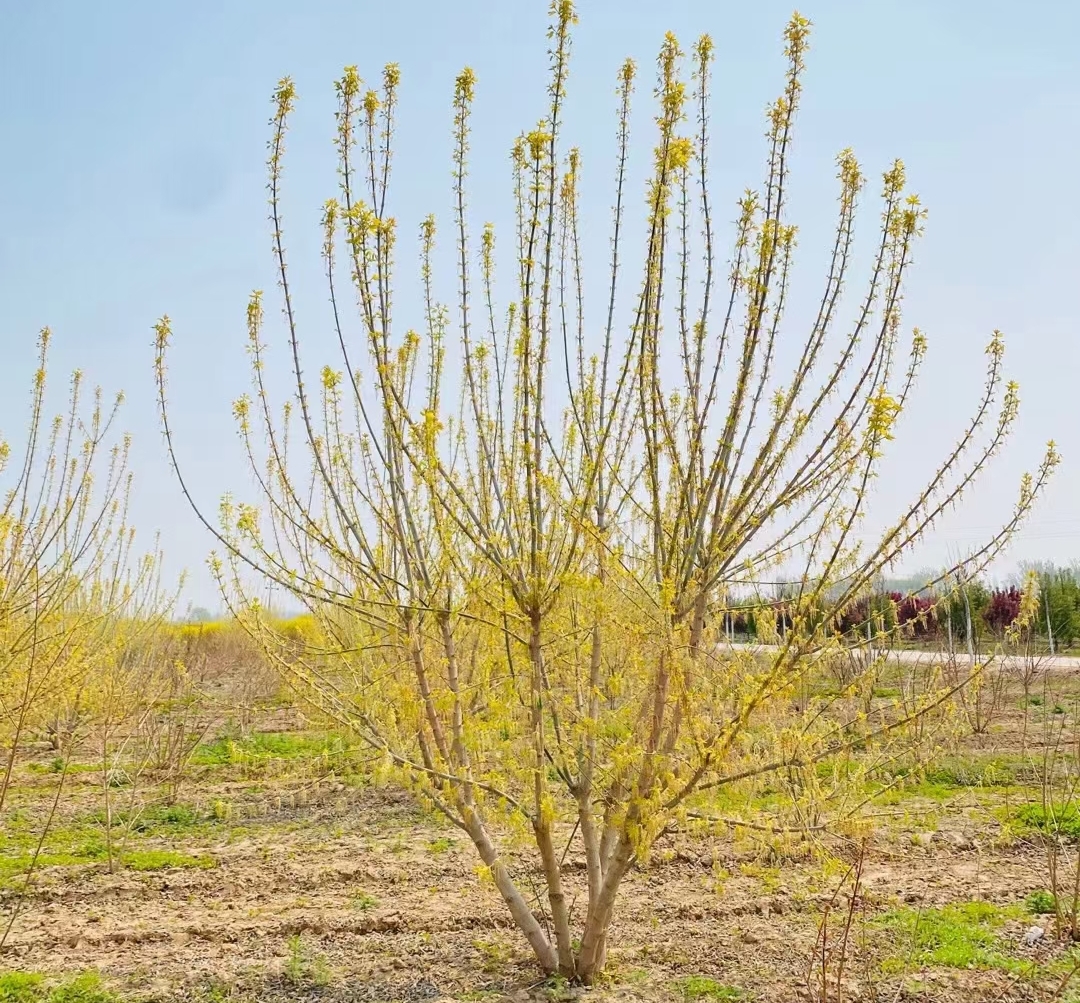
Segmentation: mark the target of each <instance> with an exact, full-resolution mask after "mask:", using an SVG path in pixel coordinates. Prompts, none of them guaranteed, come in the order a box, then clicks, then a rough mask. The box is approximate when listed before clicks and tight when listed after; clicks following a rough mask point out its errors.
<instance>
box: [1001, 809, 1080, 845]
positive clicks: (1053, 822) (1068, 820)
mask: <svg viewBox="0 0 1080 1003" xmlns="http://www.w3.org/2000/svg"><path fill="white" fill-rule="evenodd" d="M1016 819H1017V821H1018V822H1020V823H1021V825H1023V826H1024V827H1026V828H1029V829H1036V830H1038V831H1039V832H1042V833H1045V834H1047V835H1049V836H1055V837H1061V836H1066V837H1068V838H1069V839H1080V808H1078V807H1077V806H1076V805H1075V804H1063V805H1056V806H1047V805H1041V804H1027V805H1024V806H1023V807H1022V808H1021V809H1020V810H1019V811H1018V812H1017V813H1016Z"/></svg>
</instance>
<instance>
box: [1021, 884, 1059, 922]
mask: <svg viewBox="0 0 1080 1003" xmlns="http://www.w3.org/2000/svg"><path fill="white" fill-rule="evenodd" d="M1056 904H1057V903H1056V900H1055V899H1054V896H1053V895H1052V894H1051V893H1050V892H1048V891H1046V890H1045V889H1039V891H1037V892H1032V893H1031V894H1030V895H1029V896H1028V897H1027V898H1026V899H1024V905H1025V906H1027V909H1028V912H1030V913H1032V914H1033V915H1035V916H1045V915H1047V914H1049V913H1052V912H1053V911H1054V908H1055V906H1056Z"/></svg>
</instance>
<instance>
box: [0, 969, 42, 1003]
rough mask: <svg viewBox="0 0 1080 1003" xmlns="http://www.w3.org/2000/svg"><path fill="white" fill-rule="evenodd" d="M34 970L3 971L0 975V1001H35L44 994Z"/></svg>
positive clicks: (30, 1002)
mask: <svg viewBox="0 0 1080 1003" xmlns="http://www.w3.org/2000/svg"><path fill="white" fill-rule="evenodd" d="M44 981H45V980H44V979H43V978H42V976H40V975H38V974H37V973H36V972H5V973H4V974H3V975H0V1003H36V1001H37V1000H39V999H41V997H42V996H43V995H44V993H43V992H42V986H41V984H42V982H44Z"/></svg>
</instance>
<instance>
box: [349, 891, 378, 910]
mask: <svg viewBox="0 0 1080 1003" xmlns="http://www.w3.org/2000/svg"><path fill="white" fill-rule="evenodd" d="M378 904H379V900H378V899H377V898H375V896H374V895H369V894H368V893H367V892H359V893H357V894H356V895H354V896H353V898H352V907H353V908H354V909H359V910H360V912H367V911H368V910H369V909H374V908H375V907H376V906H377V905H378Z"/></svg>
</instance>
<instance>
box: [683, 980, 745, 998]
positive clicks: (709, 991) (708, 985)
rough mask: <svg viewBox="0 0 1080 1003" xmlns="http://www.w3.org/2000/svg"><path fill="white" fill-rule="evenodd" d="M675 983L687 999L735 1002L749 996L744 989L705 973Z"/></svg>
mask: <svg viewBox="0 0 1080 1003" xmlns="http://www.w3.org/2000/svg"><path fill="white" fill-rule="evenodd" d="M675 985H676V987H677V988H678V990H679V992H681V993H682V995H683V998H684V999H688V1000H725V1001H731V1003H735V1001H740V1000H748V999H749V998H750V997H749V996H747V994H746V992H745V990H742V989H739V988H738V987H737V986H728V985H724V984H723V983H722V982H717V981H716V979H710V978H709V977H708V976H706V975H691V976H689V977H688V978H685V979H679V981H678V982H676V983H675Z"/></svg>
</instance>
